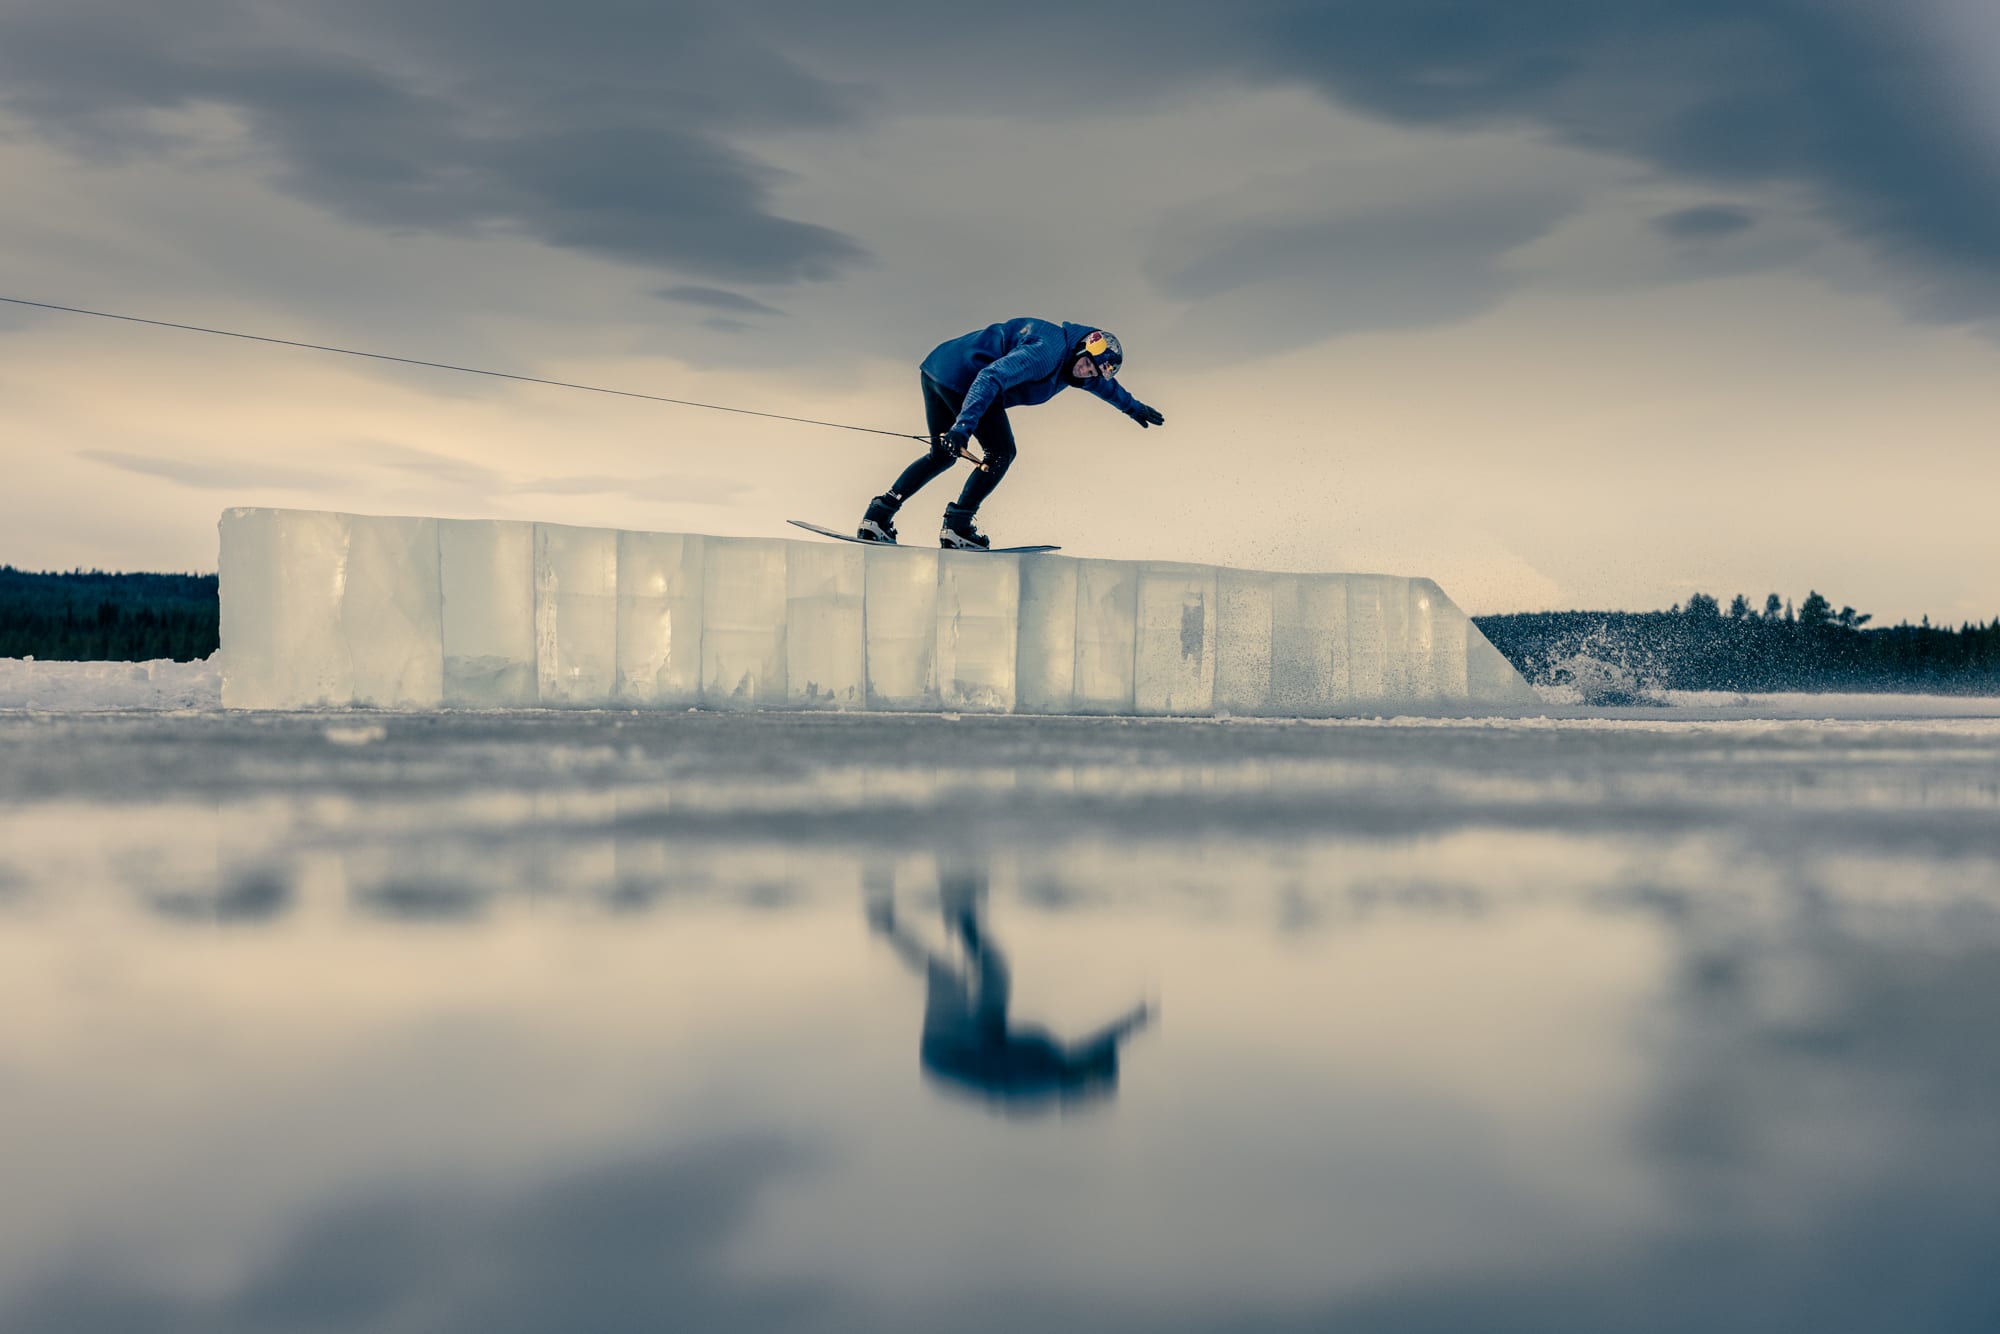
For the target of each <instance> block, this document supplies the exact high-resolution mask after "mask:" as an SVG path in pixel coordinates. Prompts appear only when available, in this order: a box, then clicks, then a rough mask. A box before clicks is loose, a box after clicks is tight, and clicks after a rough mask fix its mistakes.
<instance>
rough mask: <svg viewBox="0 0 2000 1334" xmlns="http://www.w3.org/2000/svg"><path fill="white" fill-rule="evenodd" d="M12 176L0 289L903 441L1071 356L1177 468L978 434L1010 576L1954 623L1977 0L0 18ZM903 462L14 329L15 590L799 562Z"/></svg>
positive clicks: (404, 376)
mask: <svg viewBox="0 0 2000 1334" xmlns="http://www.w3.org/2000/svg"><path fill="white" fill-rule="evenodd" d="M0 181H4V187H5V188H4V189H0V296H10V297H18V298H25V299H29V300H34V301H43V302H52V303H58V304H63V305H71V306H82V307H88V308H92V309H97V310H107V311H115V312H120V313H126V314H131V315H137V316H143V317H146V318H151V319H160V320H169V321H178V322H183V323H190V324H199V325H209V326H216V327H221V328H225V329H234V330H242V331H245V332H252V333H260V334H268V335H272V336H275V337H281V338H290V339H297V340H302V341H309V342H316V343H329V344H335V345H339V346H345V347H354V348H362V349H367V350H372V351H380V352H385V353H391V354H396V355H401V356H409V357H416V358H422V359H427V360H436V361H444V362H451V363H455V364H460V365H470V366H479V367H486V368H491V369H494V370H501V371H509V372H514V373H519V374H524V375H532V376H541V377H548V378H555V379H563V380H575V381H582V382H586V383H590V384H596V385H604V386H609V387H615V388H623V389H631V390H636V391H640V392H646V393H654V394H663V395H668V396H672V397H681V398H690V399H697V400H701V401H704V402H711V403H722V404H730V405H737V406H742V407H747V408H754V409H760V410H764V411H770V412H780V413H790V414H796V415H802V416H811V417H823V418H830V419H833V420H837V421H842V422H850V423H855V424H859V425H866V426H874V427H881V428H886V429H889V430H897V431H910V432H916V431H919V430H921V429H922V426H923V422H922V416H921V411H920V404H919V400H918V394H917V379H916V369H915V368H916V363H917V362H918V361H919V360H921V359H922V357H923V355H924V354H925V352H927V351H928V350H929V349H930V347H931V346H932V345H933V344H935V343H937V342H939V341H940V340H942V339H944V338H947V337H951V336H954V335H956V334H959V333H961V332H964V331H965V330H967V329H970V328H973V327H975V326H977V325H981V324H985V323H989V322H991V321H994V320H999V319H1004V318H1008V317H1011V316H1016V315H1024V314H1032V315H1038V316H1042V317H1044V318H1048V319H1056V320H1070V321H1077V322H1084V323H1094V324H1101V325H1103V326H1105V327H1108V328H1111V329H1113V330H1115V331H1116V332H1117V333H1118V334H1119V335H1120V336H1121V337H1122V338H1123V339H1124V341H1125V345H1126V351H1127V366H1126V383H1127V384H1128V385H1129V387H1130V388H1131V389H1132V390H1133V391H1134V392H1135V393H1136V394H1137V395H1138V396H1139V397H1140V398H1142V399H1144V400H1146V401H1147V402H1150V403H1153V404H1154V405H1156V406H1158V407H1159V408H1160V409H1161V410H1162V411H1164V412H1165V413H1166V414H1167V417H1168V425H1167V426H1166V428H1165V429H1164V430H1155V431H1147V432H1141V431H1139V430H1137V429H1136V428H1135V427H1133V425H1132V424H1131V423H1129V422H1127V421H1126V420H1125V419H1124V418H1123V417H1121V416H1119V415H1118V414H1116V413H1113V412H1110V411H1108V410H1107V409H1105V408H1104V407H1103V406H1102V405H1101V404H1099V403H1098V402H1096V401H1095V400H1093V399H1091V398H1089V397H1087V396H1085V395H1081V394H1069V395H1064V396H1062V397H1061V398H1059V399H1057V400H1056V401H1055V402H1053V403H1051V404H1049V405H1047V406H1045V407H1042V408H1038V409H1027V410H1023V411H1019V412H1017V413H1016V414H1015V429H1016V432H1017V434H1018V436H1019V438H1020V442H1021V456H1020V459H1019V461H1018V463H1017V464H1016V465H1015V469H1014V471H1013V473H1012V474H1011V475H1010V476H1009V478H1008V479H1007V482H1006V484H1005V485H1004V486H1003V487H1002V488H1001V490H1000V491H999V492H998V494H996V496H995V497H994V499H993V500H992V501H991V502H989V504H988V505H987V507H986V509H985V511H984V512H983V515H982V519H983V524H984V526H985V527H986V528H987V529H988V531H990V532H991V533H993V534H994V535H995V536H996V537H997V538H1000V539H1003V540H1007V541H1048V542H1058V543H1061V544H1062V545H1063V546H1064V547H1065V548H1066V549H1067V550H1069V551H1070V552H1072V553H1074V554H1084V555H1104V556H1156V557H1163V558H1173V559H1188V560H1204V561H1217V562H1222V563H1228V564H1237V565H1254V566H1268V567H1274V568H1294V569H1384V570H1391V571H1395V572H1402V573H1421V574H1429V575H1432V576H1434V577H1436V578H1438V579H1439V580H1440V581H1441V582H1443V583H1444V584H1445V586H1446V588H1447V589H1448V590H1449V591H1451V592H1453V593H1454V594H1455V595H1456V596H1457V597H1458V598H1459V600H1460V601H1461V602H1462V603H1464V604H1465V605H1467V606H1468V607H1469V608H1470V609H1471V610H1473V611H1475V612H1487V611H1503V610H1517V609H1519V610H1526V609H1541V608H1552V607H1570V606H1588V607H1633V608H1643V607H1655V606H1665V605H1668V604H1669V603H1673V602H1677V601H1680V600H1682V599H1684V598H1685V597H1686V596H1687V595H1688V593H1690V592H1691V591H1694V590H1696V589H1701V590H1705V591H1708V592H1711V593H1714V594H1717V595H1719V596H1721V597H1722V598H1723V599H1724V600H1725V601H1726V600H1727V598H1728V597H1729V595H1730V594H1732V593H1735V592H1739V591H1741V592H1745V593H1748V594H1750V595H1752V597H1753V599H1755V600H1757V601H1759V602H1761V600H1762V596H1763V594H1764V593H1766V592H1768V591H1771V590H1774V589H1775V590H1777V591H1779V592H1781V593H1785V594H1787V595H1790V596H1792V597H1794V598H1803V596H1804V594H1805V592H1806V590H1807V589H1808V588H1809V587H1814V588H1818V589H1820V590H1821V591H1823V592H1826V593H1828V594H1829V595H1830V596H1832V597H1833V599H1834V602H1835V605H1836V606H1838V605H1840V604H1842V603H1850V604H1852V605H1854V606H1856V607H1858V608H1860V609H1861V610H1864V611H1870V612H1873V613H1875V614H1876V616H1877V618H1878V620H1895V619H1898V618H1901V617H1904V616H1907V617H1909V618H1911V619H1915V618H1916V617H1918V616H1919V615H1923V614H1928V615H1930V616H1931V617H1932V618H1933V619H1940V618H1942V619H1944V620H1948V621H1954V622H1955V621H1958V620H1961V619H1966V618H1975V617H1976V618H1980V619H1985V618H1989V617H1991V616H1993V615H1996V614H2000V536H1996V535H1995V529H1996V524H1995V511H1996V504H1995V499H1994V498H1995V496H1996V495H2000V451H1996V449H1995V442H1996V441H2000V7H1997V6H1995V5H1993V4H1992V3H1991V0H1907V2H1906V3H1900V4H1896V5H1887V4H1882V3H1880V0H1537V3H1534V4H1532V5H1524V4H1516V3H1508V2H1506V0H1289V2H1284V3H1277V2H1272V3H1265V2H1260V0H1245V2H1243V3H1237V4H1233V5H1220V4H1215V3H1212V2H1205V3H1192V2H1191V0H1155V2H1154V3H1152V4H1149V5H1143V6H1138V5H1135V6H1119V5H1094V6H1081V5H1074V4H1046V3H1042V0H1015V2H1014V3H1010V4H1006V5H998V4H993V5H984V6H976V7H973V6H968V7H963V8H960V7H954V6H940V5H938V4H936V3H934V2H933V3H925V4H917V3H909V2H907V0H874V2H873V3H871V4H868V5H866V6H856V5H825V4H816V3H809V2H808V0H731V2H730V3H727V4H723V3H708V2H707V0H567V3H564V4H560V5H558V4H554V3H550V2H549V0H324V2H323V3H322V2H319V0H176V3H174V4H172V5H160V4H156V3H151V2H150V0H0ZM918 448H919V447H918V446H917V445H915V444H914V443H913V442H898V441H896V440H894V439H890V438H887V437H884V436H873V435H867V434H862V433H857V432H847V431H838V430H828V429H825V428H815V427H805V426H797V425H789V424H785V423H778V422H767V421H760V420H758V419H754V418H747V417H739V416H730V415H725V414H721V413H715V412H704V411H697V410H694V409H688V408H678V407H670V406H665V405H659V404H648V403H643V402H637V401H632V400H625V399H618V398H610V397H604V396H598V395H590V394H582V393H577V392H573V391H564V390H558V389H553V388H542V387H536V386H530V385H521V384H510V383H508V382H505V381H500V380H492V379H482V378H479V377H474V376H465V375H452V374H448V373H445V372H440V371H426V370H418V369H414V368H408V367H397V366H392V365H389V364H385V363H381V362H373V361H363V360H358V359H353V358H344V357H337V356H330V355H325V354H315V353H308V352H303V351H296V350H287V349H281V348H276V347H270V346H265V345H260V344H255V343H248V342H242V341H236V340H227V339H220V338H213V337H204V336H199V335H195V334H189V333H176V332H171V331H167V330H162V329H156V328H148V327H144V326H139V325H132V324H120V323H115V322H112V321H106V320H99V319H88V318H84V317H81V316H76V315H67V314H58V313H53V312H47V311H38V310H33V309H29V308H26V307H21V306H11V305H0V463H4V465H5V472H6V483H5V485H4V486H0V562H8V563H12V564H15V565H18V566H23V567H27V568H68V567H72V566H78V565H81V566H99V567H105V568H125V569H212V568H213V567H214V562H215V529H214V521H215V517H216V515H217V513H218V512H219V511H220V510H221V509H222V508H224V507H225V506H231V505H244V504H254V505H265V504H269V505H287V506H299V507H316V508H334V509H346V510H354V511H361V512H374V513H426V514H444V515H463V516H505V517H519V518H542V519H551V520H561V521H565V522H575V523H585V524H596V525H606V526H619V527H632V528H654V529H678V530H692V531H701V532H711V533H767V534H769V533H780V532H781V531H782V528H781V521H782V520H783V519H785V518H787V517H793V516H797V517H805V518H813V519H817V520H819V521H822V522H832V523H839V524H843V525H844V524H846V523H849V522H851V521H852V520H853V519H855V518H857V517H858V514H859V510H860V508H861V506H862V505H863V504H864V503H865V501H866V499H867V497H868V496H870V495H872V494H873V493H874V492H876V491H878V490H881V489H882V488H883V487H884V486H885V485H886V484H887V483H888V482H889V480H890V479H892V478H893V476H894V475H895V473H896V471H897V470H898V469H899V468H900V467H901V466H902V464H903V463H905V462H907V461H908V458H909V457H911V456H912V454H913V453H914V452H915V451H916V450H917V449H918ZM947 498H948V491H947V487H946V485H945V484H944V483H937V484H933V487H932V489H931V490H930V491H928V492H926V493H925V494H924V495H923V496H922V497H921V498H920V499H919V500H917V501H914V502H912V504H911V506H910V508H909V509H907V510H906V511H905V515H906V517H905V520H904V523H903V528H904V531H905V535H906V538H907V537H927V536H928V533H929V531H930V530H929V526H928V525H929V523H930V522H931V520H932V518H933V515H934V511H935V509H936V508H938V507H941V506H942V504H943V502H944V501H945V500H946V499H947Z"/></svg>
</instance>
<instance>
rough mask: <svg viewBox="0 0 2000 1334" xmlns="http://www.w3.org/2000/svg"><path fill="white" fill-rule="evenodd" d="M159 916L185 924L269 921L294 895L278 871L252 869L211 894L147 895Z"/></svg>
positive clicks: (288, 906)
mask: <svg viewBox="0 0 2000 1334" xmlns="http://www.w3.org/2000/svg"><path fill="white" fill-rule="evenodd" d="M147 902H148V903H149V904H150V905H151V907H152V909H153V911H154V912H156V913H158V914H159V915H160V916H162V917H167V918H171V919H174V920H177V921H185V922H226V923H243V924H252V923H263V922H273V921H276V920H277V919H278V918H280V917H283V916H284V915H285V914H286V913H288V912H290V911H291V910H292V907H293V904H294V902H295V896H294V894H293V891H292V886H291V882H290V881H289V880H287V879H286V877H285V875H284V873H283V872H281V871H276V870H268V869H255V870H251V871H248V872H245V873H242V874H240V875H237V876H236V877H235V878H234V879H232V880H229V881H228V882H227V883H225V884H223V885H221V886H219V887H218V888H217V889H216V890H215V892H214V893H209V894H204V893H195V892H189V891H185V890H181V891H174V892H168V893H159V894H153V895H150V896H148V899H147Z"/></svg>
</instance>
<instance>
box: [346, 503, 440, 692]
mask: <svg viewBox="0 0 2000 1334" xmlns="http://www.w3.org/2000/svg"><path fill="white" fill-rule="evenodd" d="M347 522H348V543H347V588H346V591H345V593H344V594H343V596H342V599H341V618H340V619H341V635H342V637H343V638H344V639H345V640H346V642H347V647H348V652H349V654H350V655H351V657H352V660H353V663H354V696H353V702H354V703H356V704H361V705H369V706H374V707H377V708H384V709H435V708H437V707H438V706H439V705H441V704H443V703H444V626H443V597H442V591H441V586H440V583H439V576H438V521H437V520H436V519H384V518H373V517H369V516H365V515H355V516H354V517H352V518H350V519H349V520H348V521H347Z"/></svg>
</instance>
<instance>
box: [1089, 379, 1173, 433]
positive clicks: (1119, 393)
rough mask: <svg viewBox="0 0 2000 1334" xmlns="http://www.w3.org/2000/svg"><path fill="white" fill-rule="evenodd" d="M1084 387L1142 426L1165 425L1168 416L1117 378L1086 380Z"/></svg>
mask: <svg viewBox="0 0 2000 1334" xmlns="http://www.w3.org/2000/svg"><path fill="white" fill-rule="evenodd" d="M1083 387H1084V388H1085V389H1088V390H1089V391H1090V392H1091V393H1093V394H1096V395H1097V396H1098V397H1099V398H1101V399H1103V400H1104V401H1105V402H1106V403H1109V404H1110V405H1111V406H1112V407H1114V408H1117V409H1118V410H1119V411H1120V412H1122V413H1124V414H1125V415H1126V416H1128V417H1130V418H1131V419H1132V420H1133V421H1135V422H1137V423H1139V425H1141V426H1165V425H1166V424H1167V418H1166V415H1165V414H1164V413H1162V412H1161V411H1160V410H1159V409H1158V408H1153V407H1148V406H1147V405H1146V404H1144V403H1141V402H1140V401H1139V400H1138V399H1136V398H1134V397H1132V395H1131V394H1130V393H1129V392H1127V390H1126V388H1125V386H1124V385H1122V384H1120V383H1118V381H1116V380H1109V379H1099V380H1085V381H1084V382H1083Z"/></svg>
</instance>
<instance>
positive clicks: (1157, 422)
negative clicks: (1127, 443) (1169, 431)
mask: <svg viewBox="0 0 2000 1334" xmlns="http://www.w3.org/2000/svg"><path fill="white" fill-rule="evenodd" d="M1128 415H1129V416H1130V417H1131V418H1132V420H1133V421H1135V422H1138V423H1139V425H1140V426H1142V427H1145V426H1165V425H1166V424H1167V419H1166V418H1165V417H1164V416H1162V415H1161V413H1160V410H1159V409H1158V408H1149V407H1147V406H1146V405H1145V404H1144V403H1134V404H1133V405H1132V411H1131V412H1130V414H1128Z"/></svg>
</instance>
